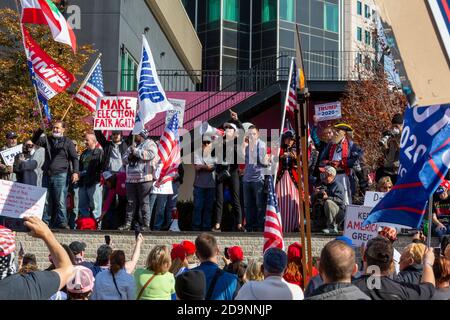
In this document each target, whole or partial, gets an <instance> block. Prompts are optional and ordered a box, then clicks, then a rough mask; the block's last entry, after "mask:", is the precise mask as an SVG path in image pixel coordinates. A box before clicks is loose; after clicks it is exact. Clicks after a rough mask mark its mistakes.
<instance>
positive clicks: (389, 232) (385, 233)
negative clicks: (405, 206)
mask: <svg viewBox="0 0 450 320" xmlns="http://www.w3.org/2000/svg"><path fill="white" fill-rule="evenodd" d="M378 234H379V235H380V236H382V237H385V238H387V239H388V240H389V241H391V242H394V241H396V240H397V229H395V228H392V227H387V226H386V227H383V229H381V230H380V231H379V232H378Z"/></svg>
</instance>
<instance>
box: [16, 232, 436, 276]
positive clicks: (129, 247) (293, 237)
mask: <svg viewBox="0 0 450 320" xmlns="http://www.w3.org/2000/svg"><path fill="white" fill-rule="evenodd" d="M105 234H107V233H104V232H92V231H88V232H85V231H77V232H71V231H67V232H66V231H61V232H55V236H56V238H57V239H58V241H60V242H61V243H64V244H67V245H68V244H70V243H71V242H72V241H75V240H78V241H83V242H85V243H86V244H87V248H86V253H85V255H86V259H87V260H89V261H94V260H95V257H96V251H97V248H98V247H99V246H100V245H102V244H103V243H104V241H105V238H104V236H105ZM109 235H110V236H111V239H112V242H113V244H114V248H115V249H121V250H124V251H125V255H126V257H127V259H131V254H132V252H133V247H134V243H135V241H134V233H133V232H120V231H111V232H110V233H109ZM197 235H198V233H195V232H177V233H170V232H159V233H157V232H152V233H149V234H145V235H144V243H143V245H142V251H141V256H140V259H139V263H138V267H142V266H144V265H145V259H146V257H147V255H148V253H149V252H150V250H151V248H152V247H153V246H155V245H170V246H171V245H172V244H173V243H180V242H181V241H182V240H190V241H194V240H195V238H196V236H197ZM214 235H215V236H216V237H217V241H218V243H219V247H220V250H221V251H223V249H224V248H225V247H231V246H234V245H238V246H241V247H242V249H243V251H244V255H245V260H248V259H252V258H261V257H262V247H263V237H262V234H261V233H256V234H250V233H217V234H214ZM333 238H334V237H331V236H324V235H313V237H312V247H313V249H312V254H313V256H314V257H318V256H320V250H321V249H322V248H323V246H324V245H325V244H326V243H327V242H328V241H330V240H332V239H333ZM434 240H435V241H434V246H437V245H438V244H437V240H436V239H434ZM295 241H299V242H300V236H299V235H297V234H287V235H285V243H286V246H288V245H290V244H291V243H293V242H295ZM16 242H17V246H16V249H17V250H19V247H20V246H19V242H20V243H22V246H23V248H24V250H25V252H26V253H34V254H35V255H36V258H37V260H38V264H39V267H40V268H46V267H47V266H48V265H49V262H48V249H47V247H46V246H45V245H44V243H43V242H42V241H41V240H39V239H35V238H32V237H30V236H28V235H27V234H25V233H18V234H17V237H16ZM409 242H410V238H409V237H399V240H398V241H397V243H396V248H397V250H399V251H401V250H402V249H403V248H404V247H405V246H406V245H407V244H408V243H409Z"/></svg>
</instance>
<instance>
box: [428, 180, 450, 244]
mask: <svg viewBox="0 0 450 320" xmlns="http://www.w3.org/2000/svg"><path fill="white" fill-rule="evenodd" d="M432 219H433V228H432V230H433V232H434V234H435V235H436V236H438V237H439V238H440V239H441V240H442V238H443V237H444V236H445V235H447V234H450V190H449V189H448V188H446V187H443V186H440V187H439V188H438V189H437V190H436V192H435V194H434V201H433V217H432Z"/></svg>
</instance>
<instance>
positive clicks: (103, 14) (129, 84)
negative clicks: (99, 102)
mask: <svg viewBox="0 0 450 320" xmlns="http://www.w3.org/2000/svg"><path fill="white" fill-rule="evenodd" d="M54 2H55V3H57V4H63V6H62V8H63V11H64V14H65V15H66V16H67V17H68V22H69V23H70V22H71V21H73V22H76V24H79V26H78V27H75V28H74V31H75V34H76V37H77V43H78V45H79V46H80V45H83V44H92V45H93V46H94V49H96V50H98V52H99V53H102V67H103V77H104V86H105V91H106V92H107V93H108V94H111V95H114V94H116V93H118V92H121V91H135V90H136V89H137V81H136V70H137V67H138V64H139V61H140V58H141V50H142V34H143V33H144V29H145V28H148V32H147V33H146V36H147V40H148V42H149V44H150V47H151V50H152V53H153V57H154V60H155V64H156V68H157V69H177V70H193V69H194V70H195V69H201V57H202V51H201V43H200V41H199V39H198V37H197V34H196V32H195V30H194V27H193V26H192V24H191V21H190V20H189V18H188V16H187V14H186V11H185V10H184V8H183V5H182V3H181V1H180V0H169V1H168V0H95V1H93V0H64V1H61V0H55V1H54ZM0 7H10V8H13V9H15V8H16V5H15V0H3V1H2V3H1V4H0ZM77 14H78V15H79V16H74V15H77ZM95 58H96V57H92V62H93V61H94V60H95ZM198 81H200V79H199V78H196V77H192V79H190V81H186V86H187V87H188V88H190V89H193V88H194V87H195V85H194V84H195V83H196V82H198ZM170 89H171V88H166V90H170Z"/></svg>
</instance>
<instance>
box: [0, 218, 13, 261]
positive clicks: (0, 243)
mask: <svg viewBox="0 0 450 320" xmlns="http://www.w3.org/2000/svg"><path fill="white" fill-rule="evenodd" d="M15 238H16V235H15V234H14V232H12V231H11V230H9V229H8V228H5V227H4V226H1V225H0V257H5V256H7V255H10V254H11V253H13V252H14V250H16V239H15Z"/></svg>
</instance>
